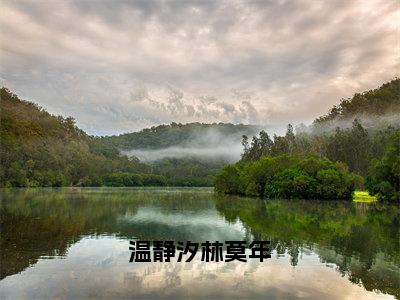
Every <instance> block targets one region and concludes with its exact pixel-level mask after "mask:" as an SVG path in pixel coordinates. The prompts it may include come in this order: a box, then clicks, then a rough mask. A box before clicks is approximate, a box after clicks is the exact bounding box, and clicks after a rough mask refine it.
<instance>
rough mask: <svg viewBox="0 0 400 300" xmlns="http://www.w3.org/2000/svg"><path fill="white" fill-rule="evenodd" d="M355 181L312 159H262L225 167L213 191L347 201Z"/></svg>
mask: <svg viewBox="0 0 400 300" xmlns="http://www.w3.org/2000/svg"><path fill="white" fill-rule="evenodd" d="M358 180H360V178H359V176H358V175H355V174H353V173H350V172H349V171H348V169H347V166H346V165H345V164H343V163H340V162H335V163H333V162H330V161H329V160H326V159H321V158H317V157H314V156H309V157H304V156H290V155H281V156H276V157H271V156H263V157H261V158H260V159H259V160H256V161H241V162H239V163H236V164H234V165H227V166H225V167H224V168H223V169H222V170H221V171H220V172H219V173H218V174H217V176H216V178H215V189H216V190H217V191H219V192H222V193H226V194H239V195H246V196H263V197H266V198H286V199H292V198H302V199H348V200H351V199H352V193H353V191H354V188H355V184H356V182H357V181H358Z"/></svg>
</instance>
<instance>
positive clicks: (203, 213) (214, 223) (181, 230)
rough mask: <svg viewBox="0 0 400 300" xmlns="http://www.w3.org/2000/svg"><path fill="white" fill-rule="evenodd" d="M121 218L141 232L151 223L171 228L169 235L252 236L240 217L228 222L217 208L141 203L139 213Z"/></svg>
mask: <svg viewBox="0 0 400 300" xmlns="http://www.w3.org/2000/svg"><path fill="white" fill-rule="evenodd" d="M118 222H120V223H125V224H128V225H130V226H131V227H132V232H133V233H135V234H140V231H141V230H143V231H144V230H146V234H147V235H148V234H149V233H148V232H147V230H148V228H149V226H151V228H152V231H153V232H154V231H156V228H162V229H163V230H164V231H165V229H166V228H170V229H171V230H168V231H167V232H168V233H169V234H170V236H168V238H174V239H179V238H181V239H182V238H183V237H185V238H187V239H188V240H193V239H196V240H198V241H205V240H210V241H211V240H215V241H216V240H219V241H224V240H243V239H249V238H251V236H249V232H248V230H246V228H245V227H244V226H243V224H242V223H241V222H240V221H239V220H237V221H236V222H235V223H231V224H229V223H227V222H226V221H225V220H224V219H222V218H221V217H220V216H219V215H218V213H217V212H216V211H215V210H214V209H203V210H198V211H196V212H194V211H190V210H187V211H171V210H169V211H168V212H165V211H163V210H162V209H160V208H157V207H141V208H139V209H138V211H137V212H136V213H135V214H131V213H127V214H125V215H124V216H122V217H119V219H118Z"/></svg>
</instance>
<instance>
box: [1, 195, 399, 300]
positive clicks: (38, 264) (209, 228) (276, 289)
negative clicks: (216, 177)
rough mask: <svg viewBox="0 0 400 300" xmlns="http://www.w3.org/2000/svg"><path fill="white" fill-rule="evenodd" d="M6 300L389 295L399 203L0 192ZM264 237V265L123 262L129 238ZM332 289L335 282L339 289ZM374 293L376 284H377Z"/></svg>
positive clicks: (393, 291) (394, 287) (395, 275)
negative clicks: (269, 248) (267, 254)
mask: <svg viewBox="0 0 400 300" xmlns="http://www.w3.org/2000/svg"><path fill="white" fill-rule="evenodd" d="M1 196H2V205H1V229H2V231H1V262H2V264H1V278H2V280H1V281H0V295H3V296H5V297H6V298H21V297H22V298H24V297H26V298H87V297H95V298H97V297H106V298H117V297H123V298H126V297H154V296H155V295H160V296H163V297H167V298H177V297H183V298H187V297H192V298H210V297H211V298H222V297H241V298H264V299H265V298H271V299H274V298H314V299H342V298H345V297H351V298H353V297H354V298H355V297H358V298H361V299H363V298H365V299H368V298H371V299H376V298H377V297H382V298H384V297H389V298H393V297H392V296H390V295H393V296H395V297H397V298H399V297H400V295H399V266H400V259H399V256H400V254H399V243H398V237H399V214H398V213H399V211H398V207H395V206H385V205H378V204H372V205H364V204H353V203H343V202H334V203H332V202H302V201H290V202H289V201H269V202H264V201H261V200H256V199H246V198H237V197H220V196H219V197H217V196H215V195H214V194H213V193H212V191H211V190H209V189H169V190H168V189H167V190H160V189H61V190H51V189H49V190H46V189H33V190H27V189H20V190H3V191H1ZM133 238H138V239H144V240H157V239H158V240H175V241H178V240H181V241H186V240H192V241H199V242H203V241H205V240H211V241H215V240H220V241H226V240H248V241H250V240H251V239H252V238H257V239H270V240H271V241H272V245H273V249H274V250H273V252H272V256H273V257H272V259H270V260H268V261H267V262H264V263H259V262H257V261H251V260H249V262H247V263H240V262H238V263H235V262H231V263H204V262H201V261H199V259H198V258H200V257H199V255H198V256H197V259H195V260H194V261H193V262H192V263H176V262H171V263H149V264H147V263H132V264H129V263H128V259H129V256H130V253H129V251H128V243H127V240H128V239H133ZM338 286H340V289H338ZM379 292H380V293H379Z"/></svg>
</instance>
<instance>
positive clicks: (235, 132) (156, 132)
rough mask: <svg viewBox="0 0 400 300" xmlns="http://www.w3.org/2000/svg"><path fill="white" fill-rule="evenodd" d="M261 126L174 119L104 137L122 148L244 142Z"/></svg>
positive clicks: (159, 147) (209, 145)
mask: <svg viewBox="0 0 400 300" xmlns="http://www.w3.org/2000/svg"><path fill="white" fill-rule="evenodd" d="M259 130H260V126H256V125H244V124H231V123H212V124H206V123H187V124H181V123H171V124H169V125H159V126H153V127H151V128H145V129H143V130H141V131H139V132H132V133H125V134H121V135H114V136H107V137H103V138H102V140H103V141H104V142H107V143H110V144H112V145H113V146H115V147H117V148H119V149H121V150H131V149H163V148H169V147H177V146H179V147H186V148H194V147H212V146H217V145H221V144H229V143H232V142H235V143H238V144H240V141H241V138H242V136H243V135H254V134H256V133H257V132H258V131H259Z"/></svg>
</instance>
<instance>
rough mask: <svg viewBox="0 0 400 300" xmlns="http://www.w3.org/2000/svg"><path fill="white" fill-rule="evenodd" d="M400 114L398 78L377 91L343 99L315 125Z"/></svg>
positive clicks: (399, 81) (316, 121) (318, 119)
mask: <svg viewBox="0 0 400 300" xmlns="http://www.w3.org/2000/svg"><path fill="white" fill-rule="evenodd" d="M398 114H400V79H399V78H396V79H393V80H392V81H390V82H387V83H385V84H383V85H382V86H380V87H379V88H377V89H374V90H370V91H367V92H364V93H361V94H360V93H357V94H355V95H354V96H353V97H352V98H348V99H343V100H342V101H341V102H340V104H339V105H334V106H333V107H332V109H331V110H330V111H329V112H328V113H327V114H326V115H324V116H321V117H319V118H317V119H316V120H315V121H314V125H322V124H324V123H327V122H329V121H335V122H336V121H343V120H353V119H355V118H363V117H366V118H371V117H373V118H376V117H385V116H392V115H393V116H395V115H398Z"/></svg>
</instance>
